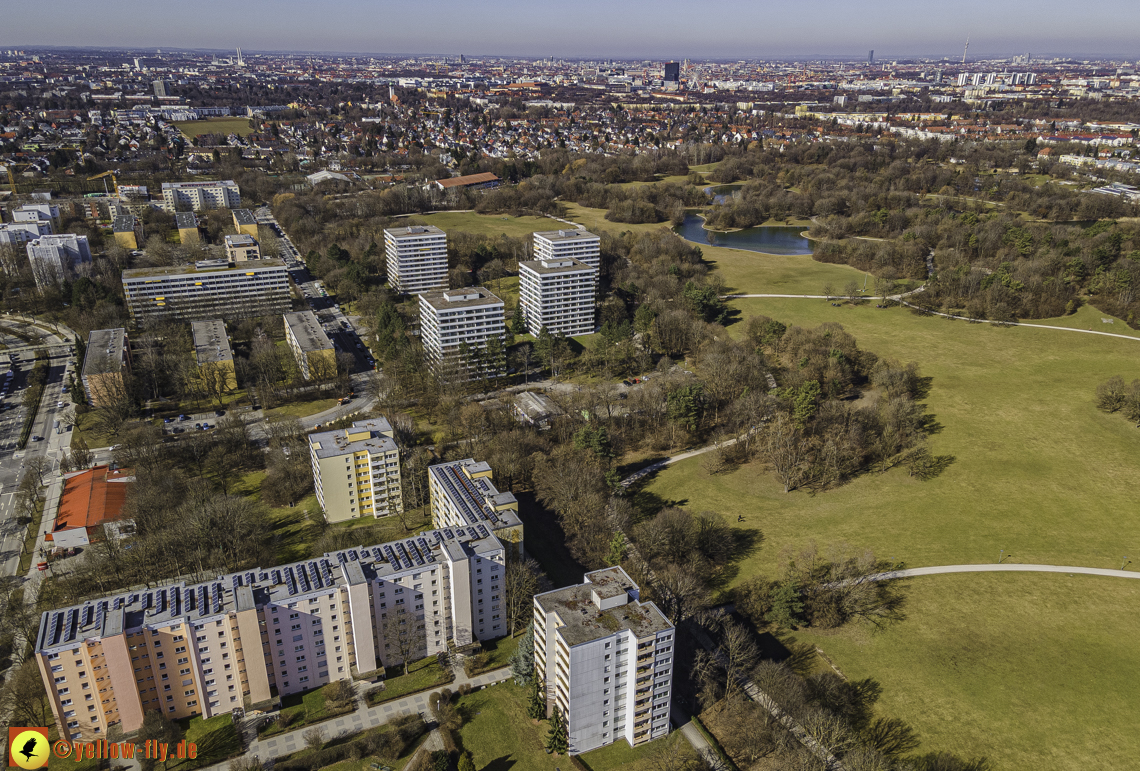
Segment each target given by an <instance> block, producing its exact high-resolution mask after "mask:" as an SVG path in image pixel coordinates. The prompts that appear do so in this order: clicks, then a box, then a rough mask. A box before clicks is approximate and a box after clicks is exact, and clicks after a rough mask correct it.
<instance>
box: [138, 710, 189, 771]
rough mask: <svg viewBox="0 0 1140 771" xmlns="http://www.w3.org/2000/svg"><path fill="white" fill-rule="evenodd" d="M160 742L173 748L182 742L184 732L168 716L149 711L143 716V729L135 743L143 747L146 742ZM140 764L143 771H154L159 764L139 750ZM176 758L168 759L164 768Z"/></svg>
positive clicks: (140, 730) (140, 729)
mask: <svg viewBox="0 0 1140 771" xmlns="http://www.w3.org/2000/svg"><path fill="white" fill-rule="evenodd" d="M148 740H150V741H158V742H162V743H165V744H168V745H169V746H171V747H173V746H175V745H177V744H178V742H180V741H182V730H181V729H180V728H179V727H178V725H177V724H176V723H173V722H171V721H170V720H167V719H166V716H165V715H163V714H162V713H161V712H158V711H157V710H153V709H152V710H147V712H146V713H145V714H144V715H143V722H142V727H141V728H139V734H138V738H137V739H136V740H135V743H136V744H138V745H142V744H143V743H144V742H146V741H148ZM138 758H139V764H140V765H141V766H142V768H143V771H152V769H153V768H154V766H155V764H156V763H157V762H158V761H157V760H156V759H155V758H153V757H151V758H148V757H146V753H143V752H142V750H139V754H138ZM174 759H175V758H174V757H173V756H172V757H168V758H167V760H166V761H165V762H164V763H163V768H164V769H165V768H166V767H167V764H168V763H169V762H170V761H171V760H174Z"/></svg>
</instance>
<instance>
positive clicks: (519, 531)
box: [428, 458, 524, 557]
mask: <svg viewBox="0 0 1140 771" xmlns="http://www.w3.org/2000/svg"><path fill="white" fill-rule="evenodd" d="M428 492H429V495H430V498H431V521H432V525H433V526H435V527H479V526H484V527H487V528H488V529H489V530H491V531H492V532H494V534H495V535H496V536H497V537H498V538H499V539H500V540H502V541H503V543H505V544H510V546H511V548H512V549H513V550H514V552H515V554H516V556H519V557H521V556H523V554H524V548H523V547H524V544H523V525H522V520H521V519H519V502H518V499H516V498H515V496H514V493H511V492H499V490H498V488H497V487H495V483H494V482H493V481H492V472H491V467H490V465H488V464H487V463H485V462H483V461H476V460H475V459H473V458H465V459H464V460H457V461H451V462H450V463H437V464H435V465H434V466H429V467H428Z"/></svg>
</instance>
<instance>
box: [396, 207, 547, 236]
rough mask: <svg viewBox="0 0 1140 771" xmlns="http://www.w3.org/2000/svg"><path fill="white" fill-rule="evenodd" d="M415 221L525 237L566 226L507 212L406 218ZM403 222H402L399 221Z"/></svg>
mask: <svg viewBox="0 0 1140 771" xmlns="http://www.w3.org/2000/svg"><path fill="white" fill-rule="evenodd" d="M408 219H410V220H413V221H415V222H417V223H422V224H427V225H435V226H436V227H437V228H441V229H443V230H448V231H451V230H460V231H466V232H468V233H486V234H487V235H499V234H500V233H501V234H504V235H508V236H511V237H513V238H525V237H526V236H529V235H530V234H531V233H534V232H535V231H544V230H558V228H560V227H566V226H565V225H563V224H562V223H561V222H559V221H558V220H553V219H550V218H549V217H530V216H527V217H512V216H510V215H509V214H477V213H475V212H454V211H438V212H432V213H431V214H417V215H415V216H414V217H411V218H408ZM401 224H403V223H401Z"/></svg>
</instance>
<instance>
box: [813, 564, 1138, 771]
mask: <svg viewBox="0 0 1140 771" xmlns="http://www.w3.org/2000/svg"><path fill="white" fill-rule="evenodd" d="M1116 567H1120V563H1119V562H1117V564H1116ZM907 593H908V595H909V599H908V602H907V608H906V610H907V616H908V618H907V620H906V621H904V622H902V623H900V624H898V625H897V626H894V627H891V628H888V629H887V630H886V631H884V632H882V633H879V634H867V633H865V632H859V631H855V632H848V631H844V632H840V633H838V634H835V635H830V636H828V635H820V634H809V633H797V634H796V637H797V638H798V639H799V641H800V642H807V643H811V644H813V645H817V646H819V647H820V648H821V649H822V650H823V651H824V652H825V653H826V654H827V655H828V656H829V657H830V658H831V659H832V660H833V661H834V662H835V663H836V664H837V665H838V666H839V668H840V669H841V670H843V672H844V674H845V675H847V676H848V677H850V678H852V679H861V678H864V677H872V678H875V679H876V680H878V681H879V682H880V683H881V684H882V686H883V695H882V697H881V699H880V701H879V705H878V708H877V711H878V713H879V714H880V715H883V716H888V717H895V718H900V719H902V720H905V721H906V722H908V723H910V724H911V726H913V727H914V729H915V730H916V732H917V733H918V734H919V736H920V739H921V741H922V746H921V748H920V749H921V751H922V752H933V751H937V750H947V751H950V752H954V753H956V754H959V755H962V756H980V755H985V756H987V757H988V758H989V759H990V760H991V761H992V762H993V769H994V771H1020V770H1021V769H1034V770H1035V771H1081V770H1083V769H1093V768H1098V769H1099V768H1103V769H1109V768H1121V769H1123V768H1134V767H1135V766H1136V757H1137V756H1138V755H1140V731H1137V730H1136V726H1137V725H1140V699H1137V698H1136V694H1137V693H1140V652H1138V651H1137V648H1136V645H1135V641H1136V640H1137V639H1140V616H1138V615H1137V614H1136V613H1134V612H1132V611H1131V609H1132V608H1135V607H1136V606H1137V603H1140V581H1133V580H1128V579H1114V578H1102V577H1098V576H1081V575H1075V576H1070V575H1066V574H1056V575H1054V574H1045V573H1000V574H995V573H975V574H964V575H945V576H929V577H923V578H915V579H910V580H909V581H908V590H907Z"/></svg>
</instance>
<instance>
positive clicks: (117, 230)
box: [111, 214, 146, 249]
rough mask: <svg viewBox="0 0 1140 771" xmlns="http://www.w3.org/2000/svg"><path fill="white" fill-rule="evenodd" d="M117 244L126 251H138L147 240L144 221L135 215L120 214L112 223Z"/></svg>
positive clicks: (112, 230)
mask: <svg viewBox="0 0 1140 771" xmlns="http://www.w3.org/2000/svg"><path fill="white" fill-rule="evenodd" d="M111 232H112V233H113V234H114V235H115V243H117V244H118V245H119V246H121V247H123V248H124V249H138V248H139V244H141V243H143V242H144V241H145V239H146V233H144V232H143V226H142V221H141V220H140V219H139V218H138V217H136V216H135V215H133V214H119V215H116V217H115V218H114V219H113V220H112V221H111Z"/></svg>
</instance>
